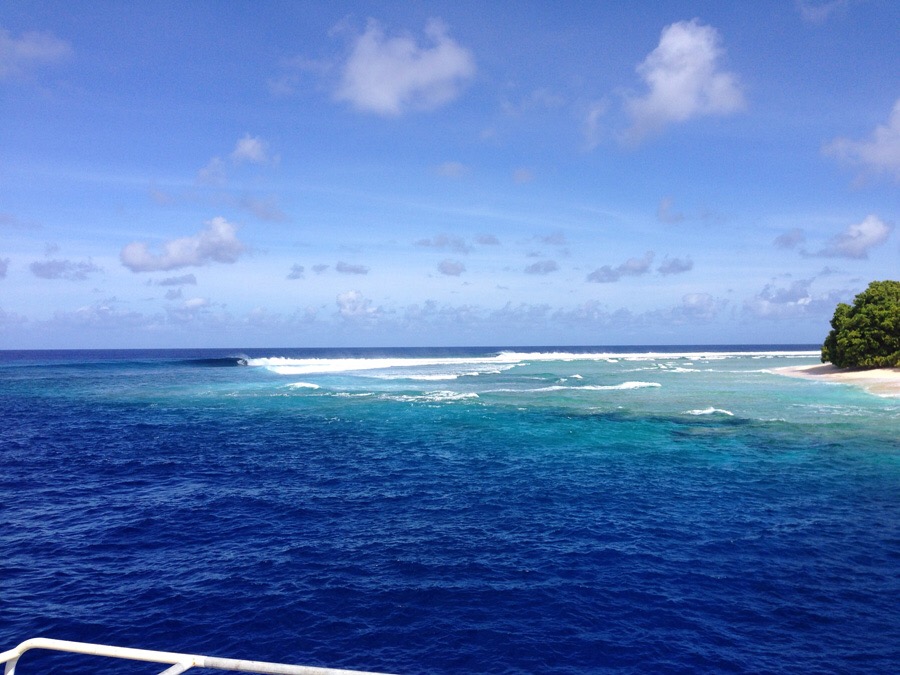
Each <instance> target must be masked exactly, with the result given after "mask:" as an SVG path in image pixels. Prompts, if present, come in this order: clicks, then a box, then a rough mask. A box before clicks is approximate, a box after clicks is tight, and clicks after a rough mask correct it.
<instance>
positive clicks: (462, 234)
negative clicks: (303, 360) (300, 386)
mask: <svg viewBox="0 0 900 675" xmlns="http://www.w3.org/2000/svg"><path fill="white" fill-rule="evenodd" d="M510 7H512V6H511V5H510ZM0 120H2V123H0V348H10V349H14V348H66V347H71V348H91V347H192V346H200V347H202V346H210V347H219V346H221V347H242V346H243V347H260V346H272V347H292V346H296V347H318V346H410V345H422V346H430V345H435V346H437V345H589V344H596V345H613V344H631V345H634V344H722V343H797V342H803V343H806V342H820V341H821V340H822V339H823V337H824V335H825V333H826V332H827V330H828V320H829V318H830V317H831V314H832V312H833V309H834V305H835V304H836V303H837V302H840V301H844V302H848V301H851V300H852V298H853V296H854V295H855V294H856V293H858V292H860V291H861V290H862V289H864V288H865V286H866V285H867V284H868V283H869V282H870V281H872V280H876V279H888V278H894V279H897V278H898V273H900V233H898V231H897V223H898V215H900V3H896V2H893V0H871V1H867V0H835V1H822V2H818V1H817V2H813V1H812V0H809V1H808V2H793V1H792V0H782V1H774V0H773V1H760V2H753V3H723V2H653V3H649V2H647V3H615V2H570V3H552V4H551V3H539V2H522V3H516V4H515V7H514V8H511V9H510V8H507V5H506V4H505V3H485V2H411V3H374V2H347V3H342V2H334V3H313V2H249V1H248V2H239V1H238V2H163V1H160V2H152V3H151V2H146V3H123V2H104V1H97V2H90V3H72V2H29V1H28V0H17V1H16V2H12V1H6V0H0Z"/></svg>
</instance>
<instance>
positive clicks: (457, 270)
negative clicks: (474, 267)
mask: <svg viewBox="0 0 900 675" xmlns="http://www.w3.org/2000/svg"><path fill="white" fill-rule="evenodd" d="M465 271H466V266H465V265H463V264H462V263H461V262H459V261H458V260H442V261H441V264H440V265H438V272H440V273H441V274H446V275H447V276H448V277H458V276H459V275H460V274H462V273H463V272H465Z"/></svg>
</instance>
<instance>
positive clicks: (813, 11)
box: [795, 0, 849, 24]
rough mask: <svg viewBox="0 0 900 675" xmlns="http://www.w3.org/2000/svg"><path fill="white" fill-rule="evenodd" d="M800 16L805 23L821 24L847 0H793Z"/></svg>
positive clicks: (842, 6)
mask: <svg viewBox="0 0 900 675" xmlns="http://www.w3.org/2000/svg"><path fill="white" fill-rule="evenodd" d="M795 4H796V7H797V11H798V12H799V13H800V18H801V19H803V20H804V21H806V22H807V23H812V24H822V23H825V22H826V21H827V20H828V18H829V17H830V16H831V15H832V14H834V13H835V12H836V11H837V10H839V9H843V8H844V7H846V6H847V5H848V4H849V3H848V0H825V1H824V2H823V1H821V0H820V1H818V2H816V1H815V0H795Z"/></svg>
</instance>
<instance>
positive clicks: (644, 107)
mask: <svg viewBox="0 0 900 675" xmlns="http://www.w3.org/2000/svg"><path fill="white" fill-rule="evenodd" d="M720 43H721V39H720V37H719V33H718V31H716V29H715V28H713V27H712V26H703V25H701V24H700V23H699V22H698V21H697V19H694V20H692V21H679V22H677V23H673V24H671V25H669V26H666V27H665V28H664V29H663V31H662V35H661V36H660V39H659V46H657V48H656V49H654V50H653V51H652V52H651V53H650V54H649V55H648V56H647V58H646V59H644V61H643V62H642V63H641V64H640V65H639V66H638V67H637V72H638V74H639V75H640V76H641V78H642V79H643V80H644V81H645V82H646V84H647V86H648V88H649V91H648V92H647V93H646V94H645V95H644V96H633V97H629V98H628V99H627V100H626V108H627V110H628V112H629V114H630V115H631V118H632V126H631V128H630V129H628V131H627V132H626V134H625V140H626V141H628V142H631V143H636V142H639V141H641V140H642V139H644V138H645V137H647V136H650V135H653V134H656V133H659V132H660V131H662V130H663V129H664V128H665V127H666V126H668V125H669V124H672V123H673V122H684V121H687V120H689V119H691V118H694V117H699V116H702V115H726V114H728V113H732V112H736V111H738V110H741V109H742V108H743V107H744V105H745V103H744V95H743V93H742V91H741V86H740V84H739V82H738V78H737V76H736V75H735V74H734V73H730V72H728V71H725V70H722V69H721V67H720V63H719V62H720V60H721V57H722V55H723V54H724V50H723V49H722V47H721V44H720Z"/></svg>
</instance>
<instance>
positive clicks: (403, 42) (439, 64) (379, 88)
mask: <svg viewBox="0 0 900 675" xmlns="http://www.w3.org/2000/svg"><path fill="white" fill-rule="evenodd" d="M425 35H426V36H427V37H428V39H429V41H430V43H431V46H428V47H421V46H419V44H417V42H416V40H415V39H413V38H412V37H409V36H403V37H393V38H388V37H386V36H385V34H384V31H383V30H382V29H381V26H380V25H379V24H378V22H377V21H374V20H370V21H369V23H368V25H367V26H366V30H365V32H364V33H363V34H362V35H360V36H359V37H358V38H357V40H356V42H355V44H354V45H353V49H352V51H351V53H350V57H349V58H348V59H347V62H346V63H345V64H344V67H343V73H342V76H341V81H340V84H339V86H338V89H337V92H336V93H335V97H336V98H337V99H338V100H339V101H347V102H349V103H350V104H351V105H353V106H354V107H355V108H357V109H358V110H362V111H365V112H373V113H377V114H380V115H400V114H402V113H404V112H406V111H407V110H410V109H415V110H429V109H433V108H437V107H439V106H441V105H443V104H445V103H448V102H450V101H452V100H453V99H454V98H456V97H457V95H458V94H459V90H460V87H461V86H462V85H463V83H464V82H465V81H467V80H468V79H470V78H471V77H472V76H473V75H474V74H475V59H474V58H473V57H472V54H471V53H470V52H469V51H468V50H467V49H465V48H464V47H461V46H460V45H459V44H458V43H457V42H456V41H455V40H453V39H452V38H450V37H449V36H448V35H447V28H446V26H445V25H444V24H443V23H441V22H440V21H437V20H431V21H429V22H428V24H427V25H426V27H425Z"/></svg>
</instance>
